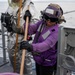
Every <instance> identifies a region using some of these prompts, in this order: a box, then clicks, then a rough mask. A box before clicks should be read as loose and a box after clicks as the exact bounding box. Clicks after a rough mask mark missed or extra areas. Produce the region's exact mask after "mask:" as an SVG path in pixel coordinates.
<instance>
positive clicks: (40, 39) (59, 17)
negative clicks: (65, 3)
mask: <svg viewBox="0 0 75 75" xmlns="http://www.w3.org/2000/svg"><path fill="white" fill-rule="evenodd" d="M28 14H30V12H27V13H26V14H25V15H27V16H28ZM41 14H42V19H41V20H40V21H39V22H37V23H36V24H34V25H30V26H29V31H28V34H31V35H32V34H35V37H34V40H33V43H32V44H30V43H28V41H24V40H23V41H21V43H20V50H23V49H26V50H27V51H29V52H32V54H33V57H34V60H35V62H36V75H53V73H54V74H56V66H57V41H58V29H59V24H60V23H62V22H65V19H64V18H63V10H62V8H61V7H60V6H59V5H58V4H52V3H51V4H49V5H48V6H47V7H46V9H45V10H43V11H41Z"/></svg>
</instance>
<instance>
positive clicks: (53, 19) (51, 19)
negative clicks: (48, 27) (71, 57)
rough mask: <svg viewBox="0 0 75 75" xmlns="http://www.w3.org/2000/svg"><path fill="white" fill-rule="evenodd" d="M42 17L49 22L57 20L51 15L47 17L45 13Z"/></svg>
mask: <svg viewBox="0 0 75 75" xmlns="http://www.w3.org/2000/svg"><path fill="white" fill-rule="evenodd" d="M44 19H45V20H46V21H49V20H50V21H51V22H58V18H52V17H48V16H47V15H44Z"/></svg>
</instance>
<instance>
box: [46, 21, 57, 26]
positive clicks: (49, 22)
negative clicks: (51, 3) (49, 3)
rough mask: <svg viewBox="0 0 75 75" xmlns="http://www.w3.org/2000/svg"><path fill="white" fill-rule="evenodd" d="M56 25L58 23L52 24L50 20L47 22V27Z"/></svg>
mask: <svg viewBox="0 0 75 75" xmlns="http://www.w3.org/2000/svg"><path fill="white" fill-rule="evenodd" d="M55 24H56V22H51V21H50V20H46V25H47V26H49V27H50V26H53V25H55Z"/></svg>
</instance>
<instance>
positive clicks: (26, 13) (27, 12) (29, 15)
mask: <svg viewBox="0 0 75 75" xmlns="http://www.w3.org/2000/svg"><path fill="white" fill-rule="evenodd" d="M26 17H29V22H30V20H31V17H32V15H31V13H30V11H29V10H26V12H25V15H24V20H25V21H26Z"/></svg>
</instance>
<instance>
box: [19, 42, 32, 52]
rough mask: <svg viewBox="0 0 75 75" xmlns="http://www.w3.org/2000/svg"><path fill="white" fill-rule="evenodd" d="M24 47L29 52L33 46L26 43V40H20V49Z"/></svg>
mask: <svg viewBox="0 0 75 75" xmlns="http://www.w3.org/2000/svg"><path fill="white" fill-rule="evenodd" d="M22 49H26V50H27V51H29V52H31V51H32V50H33V46H32V45H31V44H29V43H28V41H22V42H20V50H22Z"/></svg>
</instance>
